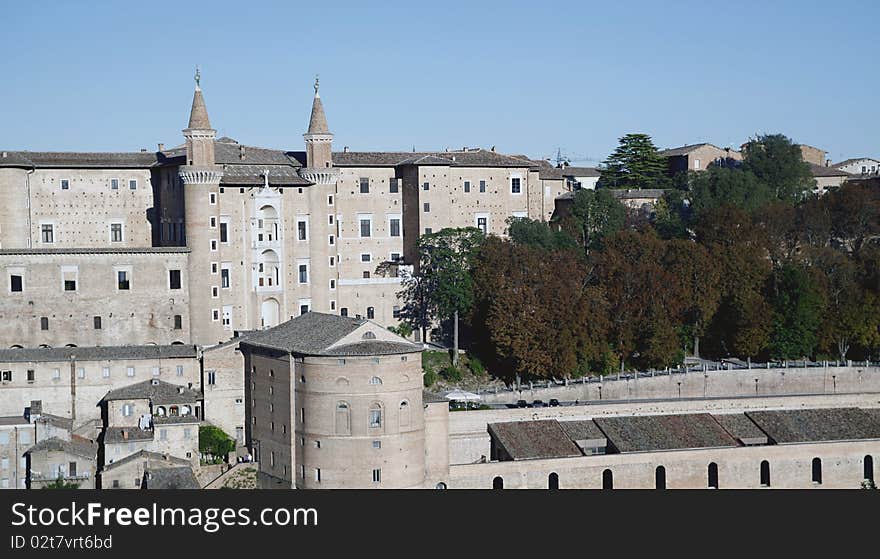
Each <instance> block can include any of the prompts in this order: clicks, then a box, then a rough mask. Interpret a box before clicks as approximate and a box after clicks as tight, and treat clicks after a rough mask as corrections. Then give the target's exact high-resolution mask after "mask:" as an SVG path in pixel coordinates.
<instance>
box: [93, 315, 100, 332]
mask: <svg viewBox="0 0 880 559" xmlns="http://www.w3.org/2000/svg"><path fill="white" fill-rule="evenodd" d="M92 323H93V324H92V325H93V326H94V329H95V330H100V329H101V317H100V316H94V317H92Z"/></svg>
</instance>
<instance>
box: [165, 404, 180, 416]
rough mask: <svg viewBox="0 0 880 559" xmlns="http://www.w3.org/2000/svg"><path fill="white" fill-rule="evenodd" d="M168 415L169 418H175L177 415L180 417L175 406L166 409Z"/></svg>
mask: <svg viewBox="0 0 880 559" xmlns="http://www.w3.org/2000/svg"><path fill="white" fill-rule="evenodd" d="M168 415H170V416H171V417H177V416H178V415H180V410H179V409H178V408H177V406H171V407H169V408H168Z"/></svg>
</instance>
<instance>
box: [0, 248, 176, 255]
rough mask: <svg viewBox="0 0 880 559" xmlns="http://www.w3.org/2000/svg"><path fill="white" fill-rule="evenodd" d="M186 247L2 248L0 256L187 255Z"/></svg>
mask: <svg viewBox="0 0 880 559" xmlns="http://www.w3.org/2000/svg"><path fill="white" fill-rule="evenodd" d="M189 251H190V249H189V248H188V247H130V248H109V247H108V248H4V249H0V255H6V254H21V255H43V254H164V253H170V254H175V253H180V254H185V253H188V252H189Z"/></svg>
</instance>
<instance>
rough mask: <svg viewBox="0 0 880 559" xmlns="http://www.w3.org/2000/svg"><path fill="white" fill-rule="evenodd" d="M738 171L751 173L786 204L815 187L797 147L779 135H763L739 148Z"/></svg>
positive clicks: (797, 200) (803, 195)
mask: <svg viewBox="0 0 880 559" xmlns="http://www.w3.org/2000/svg"><path fill="white" fill-rule="evenodd" d="M742 170H743V171H745V172H750V173H752V174H753V175H755V177H757V178H758V180H759V181H761V182H762V183H764V184H765V185H767V187H769V188H770V190H771V192H773V195H774V197H776V198H777V199H779V200H782V201H784V202H787V203H789V204H795V203H797V202H800V201H801V200H803V199H804V198H806V196H807V195H808V194H809V193H810V192H811V191H812V190H813V188H815V186H816V181H815V179H813V174H812V173H811V172H810V165H809V164H808V163H806V162H805V161H804V160H803V156H802V155H801V149H800V147H798V146H797V145H795V144H793V143H792V141H791V140H790V139H789V138H787V137H785V136H784V135H782V134H767V135H764V136H759V137H758V138H756V139H754V140H751V141H750V142H748V143H747V144H746V145H745V146H744V147H743V164H742Z"/></svg>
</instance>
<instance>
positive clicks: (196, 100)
mask: <svg viewBox="0 0 880 559" xmlns="http://www.w3.org/2000/svg"><path fill="white" fill-rule="evenodd" d="M201 77H202V75H201V73H200V72H199V69H198V67H196V77H195V79H196V91H195V93H194V94H193V104H192V110H190V113H189V126H188V128H190V129H191V130H210V129H211V121H210V120H209V119H208V108H207V107H205V98H204V97H202V88H201V85H200V84H199V82H200V81H201Z"/></svg>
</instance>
